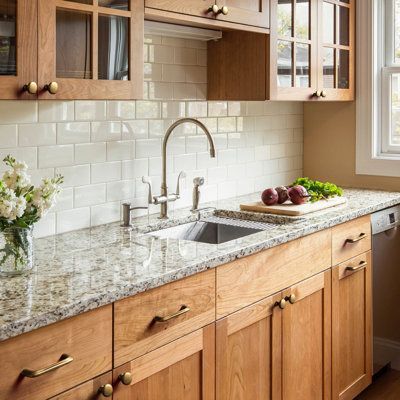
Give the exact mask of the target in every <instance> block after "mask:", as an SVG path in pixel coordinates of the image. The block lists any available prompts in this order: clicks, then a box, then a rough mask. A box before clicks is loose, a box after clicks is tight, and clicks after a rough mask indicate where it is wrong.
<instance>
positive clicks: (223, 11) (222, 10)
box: [218, 6, 229, 15]
mask: <svg viewBox="0 0 400 400" xmlns="http://www.w3.org/2000/svg"><path fill="white" fill-rule="evenodd" d="M228 12H229V8H228V7H227V6H223V7H222V8H220V9H219V11H218V13H219V14H224V15H228Z"/></svg>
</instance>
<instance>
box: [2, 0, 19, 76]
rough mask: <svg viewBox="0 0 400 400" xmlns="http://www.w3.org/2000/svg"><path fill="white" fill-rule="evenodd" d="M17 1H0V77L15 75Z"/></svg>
mask: <svg viewBox="0 0 400 400" xmlns="http://www.w3.org/2000/svg"><path fill="white" fill-rule="evenodd" d="M16 14H17V0H11V1H10V0H0V75H14V76H15V75H17V55H16V48H17V47H16V34H15V32H16V24H17V22H16Z"/></svg>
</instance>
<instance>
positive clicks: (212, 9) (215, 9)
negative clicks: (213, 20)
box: [208, 4, 219, 15]
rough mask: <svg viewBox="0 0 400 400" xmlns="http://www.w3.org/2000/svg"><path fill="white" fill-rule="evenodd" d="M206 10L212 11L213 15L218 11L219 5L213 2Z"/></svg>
mask: <svg viewBox="0 0 400 400" xmlns="http://www.w3.org/2000/svg"><path fill="white" fill-rule="evenodd" d="M208 12H213V13H214V14H215V15H217V14H218V13H219V7H218V6H217V5H216V4H213V5H212V6H210V7H209V8H208Z"/></svg>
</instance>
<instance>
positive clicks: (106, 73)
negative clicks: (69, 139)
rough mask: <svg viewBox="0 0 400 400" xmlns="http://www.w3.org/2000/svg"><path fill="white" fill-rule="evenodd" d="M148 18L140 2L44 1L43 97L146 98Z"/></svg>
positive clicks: (41, 15) (41, 10)
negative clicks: (145, 33)
mask: <svg viewBox="0 0 400 400" xmlns="http://www.w3.org/2000/svg"><path fill="white" fill-rule="evenodd" d="M143 18H144V17H143V2H142V1H140V0H74V1H64V0H39V19H38V21H39V47H38V49H39V50H38V57H39V60H40V62H39V71H38V80H39V87H40V89H41V91H40V92H39V98H40V99H46V98H55V99H58V98H60V99H103V98H104V99H132V98H140V97H142V95H143V86H142V85H143V83H142V82H143ZM51 82H56V83H57V85H58V90H54V91H53V90H52V86H51V85H50V83H51ZM46 89H47V90H46ZM54 92H56V93H54Z"/></svg>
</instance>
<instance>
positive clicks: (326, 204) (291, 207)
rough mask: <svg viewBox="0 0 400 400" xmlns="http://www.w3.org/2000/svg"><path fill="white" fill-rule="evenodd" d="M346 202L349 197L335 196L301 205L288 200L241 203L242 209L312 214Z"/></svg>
mask: <svg viewBox="0 0 400 400" xmlns="http://www.w3.org/2000/svg"><path fill="white" fill-rule="evenodd" d="M345 203H347V199H346V198H345V197H333V198H331V199H328V200H320V201H317V202H316V203H305V204H301V205H295V204H293V203H291V202H286V203H284V204H278V205H275V206H266V205H265V204H264V203H263V202H261V201H258V202H256V203H244V204H241V205H240V209H241V210H242V211H253V212H262V213H269V214H278V215H290V216H299V215H305V214H310V213H313V212H316V211H321V210H324V209H326V208H330V207H334V206H338V205H340V204H345Z"/></svg>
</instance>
